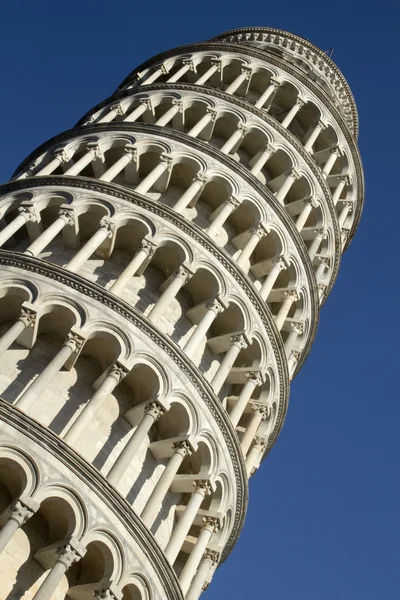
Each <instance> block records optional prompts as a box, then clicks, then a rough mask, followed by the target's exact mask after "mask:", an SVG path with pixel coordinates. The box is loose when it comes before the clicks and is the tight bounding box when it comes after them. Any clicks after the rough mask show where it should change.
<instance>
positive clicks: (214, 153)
mask: <svg viewBox="0 0 400 600" xmlns="http://www.w3.org/2000/svg"><path fill="white" fill-rule="evenodd" d="M121 130H122V131H127V132H131V133H135V132H138V133H146V134H149V133H152V132H154V134H156V135H159V136H160V137H165V138H168V139H174V140H176V141H177V142H180V143H182V144H184V145H186V146H189V147H192V148H195V149H197V150H199V151H200V152H203V153H205V154H207V155H209V156H211V157H213V158H214V159H215V160H217V161H219V162H222V163H223V164H225V165H226V166H227V167H228V168H229V169H231V170H232V171H234V172H238V173H239V174H240V175H241V176H242V178H243V179H244V180H246V181H247V183H248V184H249V185H250V186H251V187H253V188H256V190H257V192H258V193H259V195H260V196H261V197H263V198H264V199H265V201H266V203H267V204H270V205H272V207H273V210H274V212H275V214H278V215H279V217H280V218H281V220H282V222H283V224H284V225H285V227H286V229H287V231H288V233H289V235H291V237H292V241H293V242H294V244H295V246H296V248H297V251H298V252H299V255H300V258H301V260H302V262H303V265H304V269H305V273H306V276H307V280H308V287H309V292H310V296H309V297H310V305H311V308H310V312H311V318H310V329H309V336H308V339H307V344H306V345H305V348H304V350H303V353H302V359H301V363H299V365H298V369H299V368H300V366H301V365H302V364H303V362H304V360H305V358H306V356H307V354H308V352H309V351H310V349H311V345H312V342H313V340H314V338H315V335H316V330H317V325H318V320H319V298H318V289H317V282H316V279H315V271H314V269H313V266H312V263H311V260H310V257H309V255H308V252H307V250H306V247H305V245H304V243H303V240H302V238H301V236H300V233H299V232H298V230H297V228H296V226H295V224H294V222H293V221H292V219H291V218H290V217H289V215H288V214H287V213H286V211H285V209H284V208H283V206H282V205H281V204H280V203H279V202H278V200H276V198H275V196H274V195H273V194H272V192H271V191H270V190H268V188H266V187H265V186H263V185H262V183H261V182H260V181H259V180H258V179H257V178H256V177H255V176H254V175H252V174H251V173H250V171H248V169H246V168H245V167H243V166H242V165H240V164H239V163H237V162H236V161H235V160H234V159H233V158H229V157H228V156H227V155H226V154H223V153H222V152H221V151H220V150H217V149H216V148H213V147H212V146H210V145H209V144H206V143H204V142H201V141H199V140H197V139H196V138H190V137H188V136H187V135H186V134H184V133H181V132H179V131H175V130H173V129H165V128H164V127H158V126H157V125H148V124H147V123H145V124H143V123H125V124H124V123H112V122H111V123H102V124H100V123H98V124H97V125H87V126H85V127H80V128H75V129H69V130H67V131H64V132H63V133H61V134H59V135H57V136H55V137H53V138H51V139H50V140H48V141H47V142H45V143H44V144H42V145H41V146H39V147H38V148H37V149H36V150H34V152H32V153H31V154H30V155H29V156H28V158H26V159H25V160H24V161H23V163H22V164H21V165H19V167H18V168H17V170H16V171H15V174H17V173H19V172H20V171H22V170H24V168H25V167H26V166H27V165H28V164H29V163H31V162H32V161H34V160H35V157H37V156H40V155H41V154H43V152H46V151H47V150H48V149H49V148H51V147H52V146H56V145H57V144H58V143H60V142H64V141H66V140H67V139H68V138H74V137H77V136H83V135H85V134H86V135H88V134H90V133H99V132H113V131H121ZM15 174H14V175H15ZM34 179H35V177H33V178H32V180H34ZM26 180H27V178H26V179H24V181H26ZM82 180H83V181H85V180H89V181H97V180H96V179H94V178H93V179H89V178H82ZM18 181H20V180H18ZM97 182H98V181H97ZM98 183H99V182H98ZM102 183H103V182H102ZM112 185H115V184H112ZM116 188H117V189H122V190H126V188H124V187H123V186H119V185H118V186H116ZM111 189H113V188H112V187H111ZM0 191H1V188H0ZM339 262H340V239H339V237H338V236H335V262H334V266H333V275H332V278H331V281H330V282H329V286H327V290H326V294H327V295H328V294H329V292H330V290H331V288H332V285H333V281H334V280H335V278H336V275H337V272H338V270H339Z"/></svg>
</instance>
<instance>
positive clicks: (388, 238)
mask: <svg viewBox="0 0 400 600" xmlns="http://www.w3.org/2000/svg"><path fill="white" fill-rule="evenodd" d="M396 4H397V3H395V2H394V0H392V1H391V2H390V0H383V1H382V2H371V0H370V1H369V2H368V0H367V1H364V2H362V1H361V0H353V1H351V0H347V1H346V2H344V1H343V0H336V1H335V2H332V1H331V0H324V1H321V0H319V1H316V0H305V1H304V2H300V1H299V0H297V1H294V0H287V1H286V2H276V3H274V2H270V3H267V2H262V1H260V0H253V2H246V1H242V2H239V1H238V0H202V1H201V2H193V3H190V1H187V2H185V3H184V2H177V1H176V0H166V1H163V2H161V1H160V0H153V2H133V1H122V0H113V1H110V0H107V1H105V0H96V1H94V0H80V1H79V2H78V1H77V0H70V1H69V2H55V1H52V2H50V1H44V0H42V1H41V0H39V1H36V2H32V1H31V0H30V1H29V0H26V1H25V2H23V1H21V0H14V1H12V2H3V3H2V7H1V13H0V14H1V20H2V31H1V35H0V57H1V58H0V77H1V82H2V93H1V94H0V119H1V132H2V134H1V138H0V144H1V150H2V155H1V161H0V180H1V181H6V180H7V179H8V178H9V177H10V176H11V174H12V172H13V170H14V168H16V166H17V165H18V164H19V162H20V161H22V159H24V158H25V157H26V156H27V155H28V153H29V152H31V151H32V150H33V149H34V148H35V147H36V146H38V145H39V144H40V143H42V142H44V141H45V140H46V139H48V138H49V137H51V136H52V135H55V134H56V133H58V132H60V131H62V130H64V129H68V128H70V127H72V126H73V125H74V124H75V123H76V122H77V120H78V119H79V118H80V117H81V116H82V115H83V114H84V113H85V112H86V111H87V110H88V109H89V108H90V107H91V106H93V105H94V104H96V103H97V102H99V101H100V100H102V99H103V98H105V97H106V96H108V95H109V94H110V93H111V92H112V91H113V90H114V89H115V88H116V87H117V85H118V84H119V83H120V82H121V81H122V79H123V78H124V77H125V76H126V75H127V74H128V73H129V72H130V71H131V70H132V69H133V68H134V67H135V66H137V65H138V64H140V63H141V62H142V61H144V60H145V59H147V58H149V57H150V56H152V55H154V54H156V53H157V52H160V51H162V50H165V49H168V48H172V47H174V46H179V45H181V44H184V43H187V42H192V41H193V42H194V41H198V40H206V39H208V38H211V37H212V36H214V35H217V34H218V33H221V32H223V31H225V30H228V29H232V28H235V27H245V26H256V25H259V26H271V27H277V28H281V29H287V30H290V31H293V32H294V33H298V34H299V35H301V36H303V37H306V38H308V39H309V40H311V41H312V42H314V43H315V44H316V45H318V46H319V47H320V48H322V49H324V50H326V49H328V48H332V47H333V48H334V49H335V50H334V53H333V57H332V58H333V60H335V61H336V63H337V65H338V66H339V67H340V68H341V69H342V71H343V73H344V75H345V77H346V78H347V80H348V82H349V84H350V86H351V88H352V91H353V93H354V96H355V99H356V102H357V105H358V109H359V114H360V148H361V155H362V159H363V163H364V169H365V175H366V200H365V210H364V214H363V217H362V219H361V224H360V226H359V230H358V232H357V234H356V236H355V239H354V240H353V242H352V244H351V245H350V247H349V250H348V251H347V252H346V254H345V256H344V258H343V262H342V266H341V270H340V273H339V277H338V281H337V283H336V285H335V287H334V289H333V292H332V294H331V296H330V298H329V300H328V301H327V303H326V305H325V307H324V308H323V310H322V318H321V324H320V327H319V331H318V335H317V340H316V342H315V344H314V347H313V350H312V352H311V355H310V357H309V359H308V360H307V363H306V365H305V367H304V368H303V369H302V371H301V372H300V374H299V375H298V377H297V378H296V380H295V382H294V384H293V386H292V393H291V403H290V407H289V413H288V417H287V419H286V423H285V425H284V428H283V431H282V433H281V435H280V437H279V440H278V442H277V444H276V445H275V447H274V448H273V450H272V452H271V453H270V455H269V457H268V458H267V460H266V461H265V462H264V464H263V465H262V467H261V469H260V470H259V471H258V473H257V474H256V476H255V477H254V478H253V479H252V481H251V485H250V507H249V512H248V517H247V521H246V525H245V528H244V531H243V533H242V536H241V538H240V541H239V542H238V544H237V546H236V548H235V549H234V551H233V553H232V555H231V556H230V558H229V560H228V561H227V562H226V563H225V564H224V565H223V566H222V567H221V568H220V569H219V570H218V572H217V574H216V576H215V577H214V581H213V583H212V585H211V586H210V587H209V589H208V590H207V592H206V593H205V594H204V595H203V597H202V598H204V599H205V600H217V599H218V600H221V599H222V598H229V599H230V600H243V598H249V599H250V598H257V599H259V600H264V598H265V599H267V598H268V599H269V598H271V599H273V600H294V599H296V600H303V599H305V600H358V599H360V600H376V599H378V598H379V599H380V598H385V600H392V599H395V598H399V592H400V590H399V588H400V585H399V564H400V561H399V558H400V556H399V554H400V553H399V538H400V522H399V521H400V519H399V506H400V485H399V476H398V462H399V450H398V443H397V439H398V430H399V425H400V408H399V398H398V393H397V388H398V381H399V379H398V375H399V370H400V369H399V363H398V362H397V361H398V360H399V351H398V348H399V339H398V335H399V317H398V316H397V314H396V311H395V308H396V305H397V304H398V301H399V300H398V296H397V293H398V292H399V282H398V231H399V230H398V225H399V221H398V219H399V220H400V210H399V204H400V198H399V192H398V187H397V185H395V183H396V177H397V176H398V175H399V173H400V165H399V134H400V127H399V113H400V110H399V104H398V99H399V93H400V83H399V47H398V45H399V34H398V22H399V12H400V11H399V9H398V6H396Z"/></svg>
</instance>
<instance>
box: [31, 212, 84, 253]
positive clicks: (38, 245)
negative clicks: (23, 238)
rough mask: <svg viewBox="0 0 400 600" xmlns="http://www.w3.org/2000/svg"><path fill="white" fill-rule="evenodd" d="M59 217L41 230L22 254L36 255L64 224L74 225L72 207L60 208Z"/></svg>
mask: <svg viewBox="0 0 400 600" xmlns="http://www.w3.org/2000/svg"><path fill="white" fill-rule="evenodd" d="M59 215H60V216H59V217H58V218H57V219H56V220H55V221H53V223H52V224H51V225H50V226H49V227H48V228H47V229H45V230H44V231H43V233H42V234H41V235H39V237H38V238H36V240H35V241H34V242H32V244H30V246H28V248H27V249H26V250H25V252H24V254H29V255H30V256H37V255H38V254H40V253H41V252H42V251H43V250H44V249H45V248H46V246H47V245H48V244H50V242H52V241H53V240H54V238H55V237H56V236H57V235H58V234H59V233H60V231H62V229H64V227H65V226H66V225H68V226H69V227H73V226H74V225H75V218H74V211H73V208H69V209H68V208H60V210H59Z"/></svg>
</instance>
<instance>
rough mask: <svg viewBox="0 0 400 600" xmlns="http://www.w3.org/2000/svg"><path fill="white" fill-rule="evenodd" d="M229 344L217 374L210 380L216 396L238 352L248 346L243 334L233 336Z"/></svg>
mask: <svg viewBox="0 0 400 600" xmlns="http://www.w3.org/2000/svg"><path fill="white" fill-rule="evenodd" d="M229 343H230V347H229V350H228V351H227V352H226V354H225V355H224V357H223V359H222V361H221V364H220V365H219V368H218V370H217V372H216V373H215V375H214V377H213V378H212V380H211V387H212V388H213V390H214V392H215V393H216V394H218V393H219V392H220V390H221V388H222V386H223V385H224V383H225V381H226V378H227V377H228V375H229V372H230V370H231V368H232V367H233V365H234V364H235V360H236V359H237V357H238V356H239V353H240V351H241V350H242V349H244V348H247V346H248V342H247V340H246V337H245V336H244V335H243V334H239V335H233V336H232V337H230V338H229Z"/></svg>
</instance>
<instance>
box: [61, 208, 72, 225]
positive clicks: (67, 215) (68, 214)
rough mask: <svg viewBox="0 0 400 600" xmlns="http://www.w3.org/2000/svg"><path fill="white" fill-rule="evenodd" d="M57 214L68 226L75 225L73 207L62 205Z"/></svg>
mask: <svg viewBox="0 0 400 600" xmlns="http://www.w3.org/2000/svg"><path fill="white" fill-rule="evenodd" d="M58 216H59V217H62V218H63V219H64V221H65V224H66V225H68V226H69V227H73V226H74V225H75V211H74V209H73V208H72V207H71V208H67V207H63V208H60V210H59V211H58Z"/></svg>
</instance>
